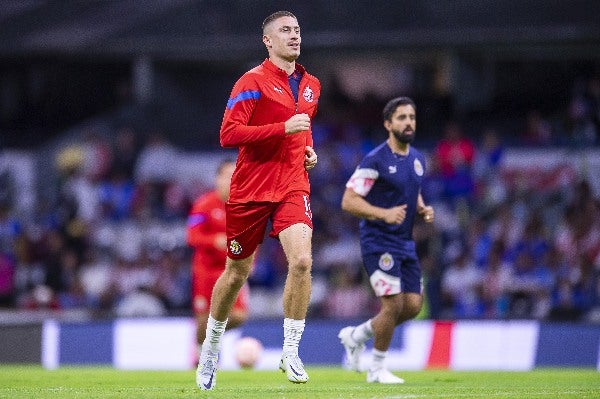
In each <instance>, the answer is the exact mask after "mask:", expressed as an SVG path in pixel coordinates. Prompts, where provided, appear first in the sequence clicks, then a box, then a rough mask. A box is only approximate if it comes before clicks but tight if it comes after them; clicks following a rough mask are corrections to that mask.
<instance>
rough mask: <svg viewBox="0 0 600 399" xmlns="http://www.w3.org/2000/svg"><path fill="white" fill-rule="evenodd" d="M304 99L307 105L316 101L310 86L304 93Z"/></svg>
mask: <svg viewBox="0 0 600 399" xmlns="http://www.w3.org/2000/svg"><path fill="white" fill-rule="evenodd" d="M302 97H304V100H306V102H307V103H312V102H313V100H314V99H315V93H314V92H313V91H312V89H311V88H310V86H308V85H307V86H306V88H305V89H304V91H303V92H302Z"/></svg>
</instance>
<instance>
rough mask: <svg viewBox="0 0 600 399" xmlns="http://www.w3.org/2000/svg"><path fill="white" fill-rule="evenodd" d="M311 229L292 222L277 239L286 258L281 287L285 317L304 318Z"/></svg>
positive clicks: (306, 305)
mask: <svg viewBox="0 0 600 399" xmlns="http://www.w3.org/2000/svg"><path fill="white" fill-rule="evenodd" d="M311 240H312V229H311V228H310V227H308V226H307V225H305V224H303V223H297V224H294V225H292V226H290V227H288V228H286V229H285V230H283V231H282V232H281V233H279V241H280V242H281V246H282V247H283V251H284V252H285V255H286V257H287V260H288V274H287V278H286V281H285V287H284V289H283V314H284V316H285V317H286V318H290V319H294V320H303V319H305V318H306V312H307V310H308V304H309V302H310V290H311V268H312V245H311Z"/></svg>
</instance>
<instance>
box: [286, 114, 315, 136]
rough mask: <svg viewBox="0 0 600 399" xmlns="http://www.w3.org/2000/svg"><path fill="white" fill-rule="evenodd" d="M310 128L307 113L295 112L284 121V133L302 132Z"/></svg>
mask: <svg viewBox="0 0 600 399" xmlns="http://www.w3.org/2000/svg"><path fill="white" fill-rule="evenodd" d="M309 129H310V118H309V116H308V114H296V115H294V116H292V117H291V118H290V119H288V120H287V121H285V134H294V133H298V132H304V131H306V130H309Z"/></svg>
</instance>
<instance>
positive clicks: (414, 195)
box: [338, 97, 434, 384]
mask: <svg viewBox="0 0 600 399" xmlns="http://www.w3.org/2000/svg"><path fill="white" fill-rule="evenodd" d="M383 126H384V127H385V129H386V130H387V131H388V138H387V140H386V141H385V142H383V143H382V144H380V145H379V146H378V147H376V148H375V149H374V150H372V151H371V152H370V153H369V154H367V156H366V157H365V158H364V159H363V160H362V161H361V162H360V164H359V165H358V167H357V168H356V170H355V171H354V173H353V174H352V176H351V177H350V180H348V182H347V183H346V190H345V192H344V196H343V198H342V209H343V210H344V211H346V212H349V213H350V214H352V215H354V216H356V217H358V218H360V219H361V220H360V244H361V253H362V257H363V264H364V267H365V269H366V271H367V273H368V275H369V280H370V282H371V286H372V287H373V290H374V292H375V295H376V296H377V297H378V298H379V299H380V301H381V308H380V310H379V313H377V314H376V315H375V317H373V318H371V319H369V320H367V321H366V322H364V323H362V324H360V325H358V326H348V327H345V328H343V329H342V330H340V332H339V334H338V337H339V338H340V340H341V343H342V345H343V346H344V348H345V350H346V362H347V364H348V366H349V368H350V369H352V370H355V371H362V369H361V365H360V358H361V354H362V353H363V352H364V350H365V342H366V341H367V340H369V339H370V338H371V337H372V338H373V340H374V341H373V354H372V362H371V364H370V365H369V367H368V369H367V382H375V383H382V384H401V383H403V382H404V380H403V379H402V378H399V377H397V376H395V375H394V374H392V373H391V372H390V371H389V370H388V369H387V368H386V365H385V360H386V356H387V351H388V348H389V346H390V342H391V340H392V336H393V334H394V329H395V327H396V326H398V325H399V324H401V323H403V322H405V321H406V320H410V319H412V318H414V317H415V316H416V315H417V314H418V313H419V311H420V310H421V306H422V304H423V296H422V288H423V286H422V279H421V268H420V265H419V260H418V259H417V253H416V249H415V242H414V241H413V238H412V230H413V225H414V220H415V217H416V216H417V215H420V216H421V217H423V219H424V220H425V222H428V223H431V222H433V218H434V211H433V208H432V207H431V206H427V205H425V202H424V201H423V197H422V196H421V182H422V180H423V175H424V173H425V157H424V156H423V154H421V153H420V152H419V151H418V150H417V149H415V148H414V147H411V143H412V141H413V140H414V138H415V129H416V106H415V103H414V102H413V100H411V99H410V98H408V97H397V98H394V99H392V100H390V101H389V102H388V103H387V104H386V106H385V107H384V109H383Z"/></svg>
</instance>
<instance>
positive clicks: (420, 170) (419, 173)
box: [414, 159, 423, 176]
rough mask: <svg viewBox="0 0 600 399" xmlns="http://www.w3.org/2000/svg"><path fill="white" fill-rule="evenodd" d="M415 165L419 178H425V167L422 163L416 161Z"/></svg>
mask: <svg viewBox="0 0 600 399" xmlns="http://www.w3.org/2000/svg"><path fill="white" fill-rule="evenodd" d="M414 165H415V173H416V174H417V176H423V165H422V164H421V161H419V160H418V159H415V162H414Z"/></svg>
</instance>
